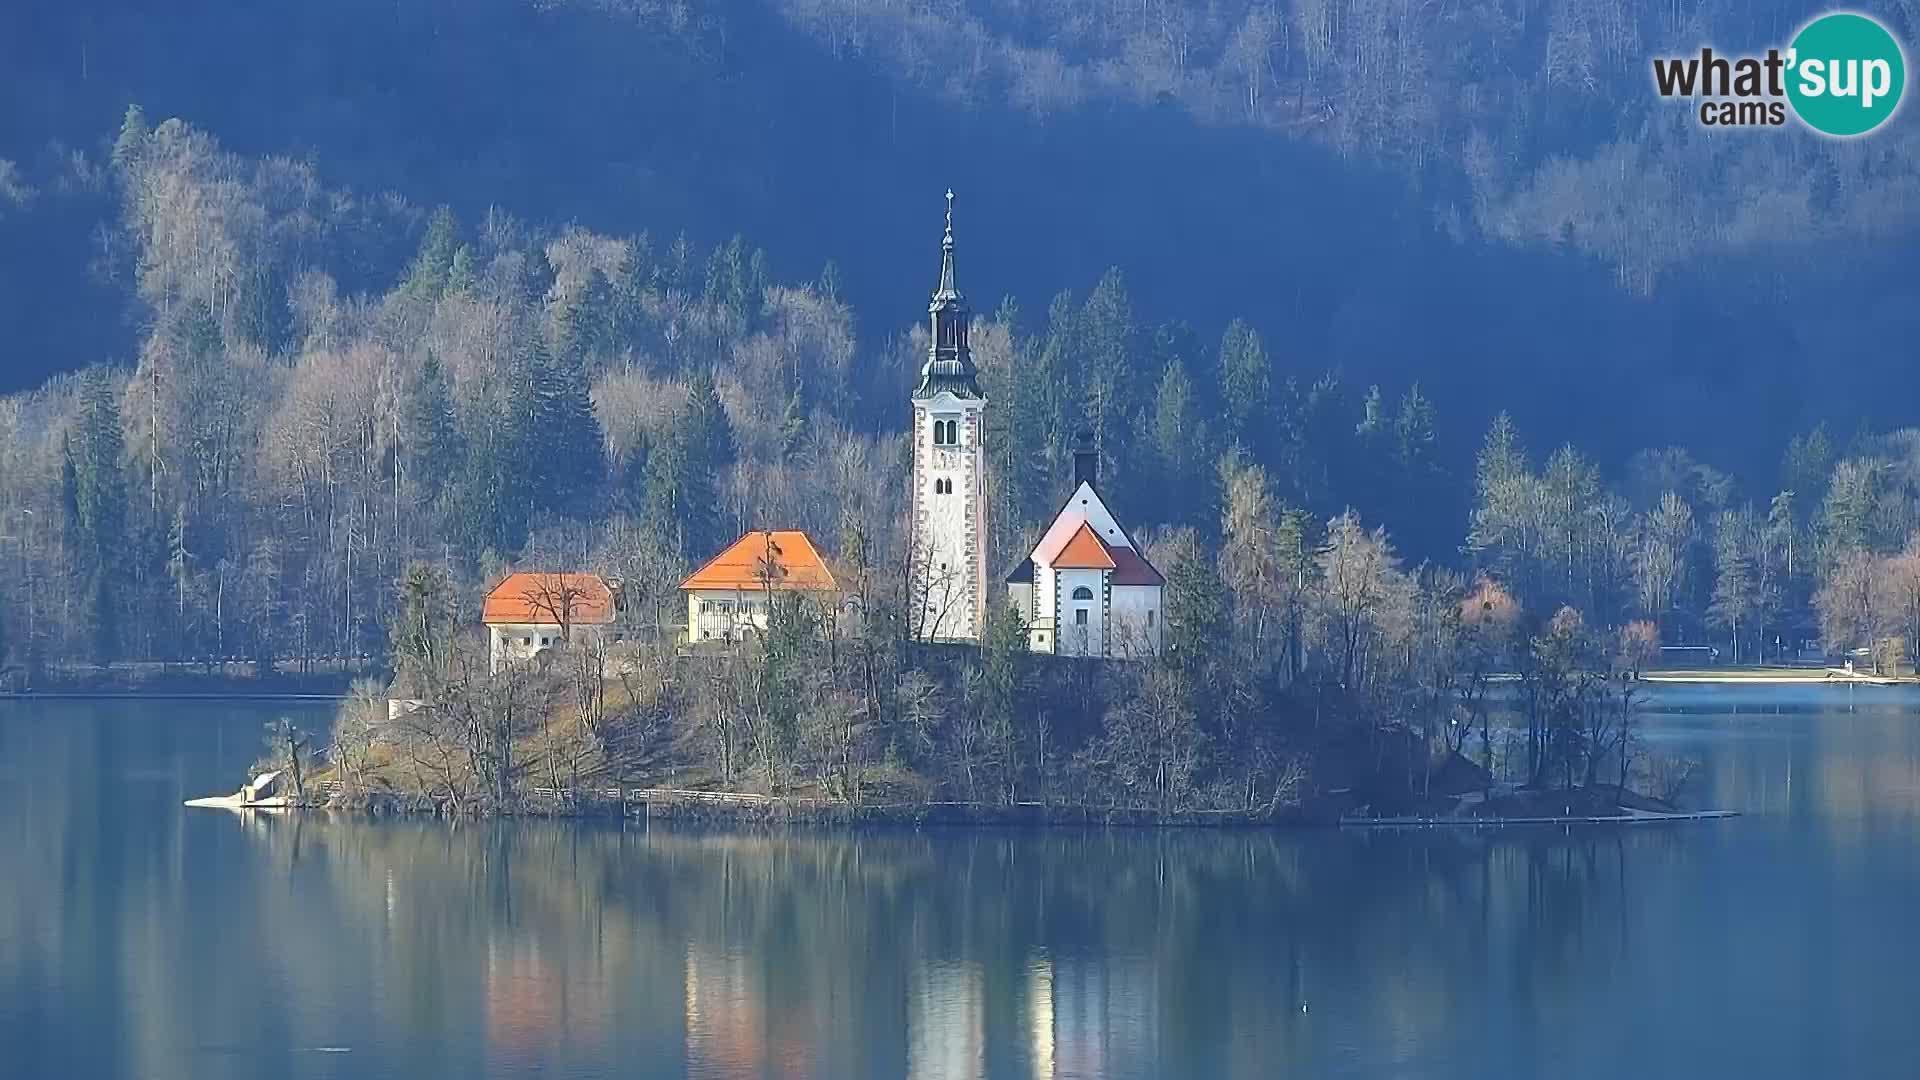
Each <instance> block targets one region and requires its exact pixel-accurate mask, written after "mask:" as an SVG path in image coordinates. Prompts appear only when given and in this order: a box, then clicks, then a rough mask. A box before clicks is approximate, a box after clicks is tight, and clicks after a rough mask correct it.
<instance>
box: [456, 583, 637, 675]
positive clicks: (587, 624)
mask: <svg viewBox="0 0 1920 1080" xmlns="http://www.w3.org/2000/svg"><path fill="white" fill-rule="evenodd" d="M616 612H617V592H616V589H615V588H614V586H613V585H612V584H610V583H609V582H608V581H607V580H606V579H605V578H602V577H601V576H600V575H598V574H576V573H568V572H544V571H535V572H522V573H515V574H508V575H507V576H506V577H505V578H504V579H503V580H502V581H501V582H500V583H499V584H498V585H495V586H494V587H493V588H492V589H491V590H489V591H488V593H487V597H486V599H485V600H484V601H483V602H482V603H481V607H480V621H481V622H482V623H483V624H485V625H486V628H487V637H488V644H489V649H488V655H489V656H490V657H491V660H492V666H493V670H494V671H496V672H497V671H499V670H500V669H501V668H502V667H504V666H505V665H507V664H509V663H515V662H519V661H523V660H529V659H532V658H533V657H535V656H538V655H539V654H540V653H541V652H543V651H545V650H547V649H551V648H554V647H556V646H558V645H560V644H562V643H565V642H579V641H595V642H604V641H605V640H606V639H607V635H608V633H609V628H610V627H611V626H612V625H613V622H614V618H615V615H616Z"/></svg>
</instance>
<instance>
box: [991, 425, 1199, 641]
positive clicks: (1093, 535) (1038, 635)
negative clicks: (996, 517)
mask: <svg viewBox="0 0 1920 1080" xmlns="http://www.w3.org/2000/svg"><path fill="white" fill-rule="evenodd" d="M1099 460H1100V459H1099V455H1098V454H1097V453H1095V452H1094V449H1093V446H1092V440H1091V439H1090V438H1088V437H1087V436H1085V435H1084V434H1083V435H1082V436H1081V438H1080V439H1079V441H1078V444H1077V445H1076V446H1075V448H1074V454H1073V474H1074V491H1073V495H1072V496H1071V497H1069V498H1068V499H1067V504H1066V505H1065V506H1063V507H1061V508H1060V513H1059V514H1058V515H1056V516H1055V517H1054V519H1053V524H1052V525H1051V526H1049V527H1048V528H1047V531H1046V533H1045V534H1043V535H1042V536H1041V537H1040V542H1039V543H1038V544H1035V545H1034V548H1033V553H1032V554H1031V555H1029V556H1028V557H1027V558H1026V559H1025V560H1023V561H1022V562H1021V563H1020V565H1019V566H1017V567H1015V568H1014V570H1013V572H1012V573H1011V574H1008V575H1007V596H1008V599H1009V600H1011V601H1012V602H1013V605H1014V607H1015V608H1017V609H1019V611H1020V615H1021V618H1022V619H1024V620H1025V622H1026V624H1027V643H1028V645H1029V646H1030V647H1031V648H1032V649H1033V651H1034V652H1043V653H1056V654H1059V655H1063V656H1106V657H1120V658H1126V657H1137V656H1151V655H1154V654H1157V653H1158V652H1159V651H1160V629H1161V622H1162V621H1163V616H1162V609H1161V601H1162V594H1163V592H1164V591H1165V586H1166V579H1165V578H1163V577H1161V576H1160V571H1158V570H1156V569H1154V567H1153V564H1152V563H1150V562H1148V561H1147V557H1146V556H1145V555H1144V554H1142V553H1141V552H1140V550H1139V548H1137V547H1136V546H1135V545H1134V543H1133V539H1132V538H1131V537H1129V536H1128V535H1127V531H1126V529H1124V528H1122V527H1121V525H1120V522H1119V521H1118V520H1117V519H1115V518H1114V516H1113V512H1112V511H1110V510H1108V509H1107V504H1106V503H1105V502H1103V501H1101V499H1100V493H1099V491H1098V490H1097V489H1096V487H1097V483H1098V481H1099Z"/></svg>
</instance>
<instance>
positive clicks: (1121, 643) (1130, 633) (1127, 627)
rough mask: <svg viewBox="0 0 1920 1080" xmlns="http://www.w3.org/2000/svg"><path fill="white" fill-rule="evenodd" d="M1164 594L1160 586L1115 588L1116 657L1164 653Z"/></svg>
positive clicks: (1114, 639) (1114, 652)
mask: <svg viewBox="0 0 1920 1080" xmlns="http://www.w3.org/2000/svg"><path fill="white" fill-rule="evenodd" d="M1160 593H1161V589H1160V586H1158V585H1115V586H1113V590H1112V596H1113V602H1112V608H1111V615H1112V618H1113V636H1112V643H1113V644H1112V651H1113V655H1114V656H1118V657H1133V656H1157V655H1159V652H1160V622H1161V619H1162V618H1163V616H1162V614H1161V612H1160Z"/></svg>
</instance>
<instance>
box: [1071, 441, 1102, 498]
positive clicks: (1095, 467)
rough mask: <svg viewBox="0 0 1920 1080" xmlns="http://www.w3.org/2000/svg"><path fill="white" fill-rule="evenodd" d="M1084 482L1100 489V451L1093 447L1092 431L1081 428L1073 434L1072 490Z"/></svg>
mask: <svg viewBox="0 0 1920 1080" xmlns="http://www.w3.org/2000/svg"><path fill="white" fill-rule="evenodd" d="M1081 484H1085V485H1087V486H1088V487H1090V488H1093V489H1094V490H1095V491H1098V490H1100V452H1099V451H1098V450H1096V449H1095V448H1094V445H1093V432H1091V431H1088V430H1087V429H1086V428H1081V429H1080V430H1079V431H1077V432H1075V433H1074V436H1073V490H1075V491H1079V490H1080V485H1081Z"/></svg>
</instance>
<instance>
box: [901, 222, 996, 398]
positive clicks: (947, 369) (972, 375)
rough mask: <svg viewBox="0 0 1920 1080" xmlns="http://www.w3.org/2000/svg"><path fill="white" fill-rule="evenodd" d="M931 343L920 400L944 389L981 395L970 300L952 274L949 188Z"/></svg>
mask: <svg viewBox="0 0 1920 1080" xmlns="http://www.w3.org/2000/svg"><path fill="white" fill-rule="evenodd" d="M927 315H928V322H929V326H928V329H929V330H930V331H932V335H931V336H932V340H931V341H930V342H929V344H928V346H927V362H926V364H925V365H923V366H922V367H921V368H920V385H919V386H918V387H916V388H915V389H914V392H913V395H914V397H917V398H928V397H932V396H933V395H934V394H937V393H939V392H940V391H941V390H942V389H946V390H950V391H952V392H953V393H954V394H955V395H956V396H959V397H969V398H977V397H980V396H981V393H980V383H979V377H978V374H977V372H976V371H975V369H974V366H973V350H972V348H971V347H969V346H968V344H967V319H968V315H967V300H966V297H964V296H962V295H961V294H960V287H959V285H958V284H957V283H956V282H955V280H954V274H953V189H952V188H948V189H947V227H946V231H945V232H944V233H942V234H941V236H940V283H939V284H938V285H937V286H935V287H934V290H933V301H932V302H931V303H929V304H928V305H927Z"/></svg>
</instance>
